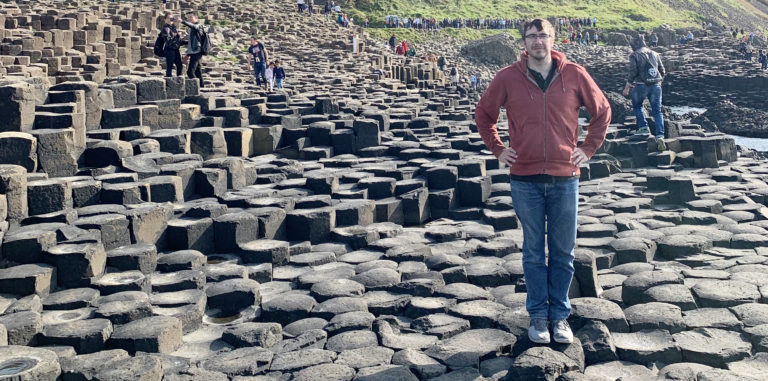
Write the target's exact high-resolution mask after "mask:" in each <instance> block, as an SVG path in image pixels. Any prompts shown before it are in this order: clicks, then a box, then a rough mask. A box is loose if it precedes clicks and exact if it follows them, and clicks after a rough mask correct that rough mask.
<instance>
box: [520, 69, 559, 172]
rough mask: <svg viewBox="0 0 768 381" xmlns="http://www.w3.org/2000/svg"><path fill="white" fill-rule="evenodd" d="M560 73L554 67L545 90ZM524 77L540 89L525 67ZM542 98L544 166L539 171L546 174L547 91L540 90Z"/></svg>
mask: <svg viewBox="0 0 768 381" xmlns="http://www.w3.org/2000/svg"><path fill="white" fill-rule="evenodd" d="M559 75H560V73H559V72H558V71H557V69H555V74H554V76H553V77H552V80H551V81H549V86H547V90H549V88H550V87H551V86H552V83H553V82H555V79H557V77H558V76H559ZM525 77H526V78H528V80H529V81H531V82H533V84H534V85H536V88H537V89H539V90H541V89H540V88H539V84H538V83H536V81H534V80H533V78H531V75H530V73H529V72H528V69H527V68H526V71H525ZM541 97H542V99H544V167H542V168H541V173H543V174H546V173H547V92H546V90H545V91H542V95H541Z"/></svg>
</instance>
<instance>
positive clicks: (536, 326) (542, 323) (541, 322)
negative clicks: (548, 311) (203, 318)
mask: <svg viewBox="0 0 768 381" xmlns="http://www.w3.org/2000/svg"><path fill="white" fill-rule="evenodd" d="M528 338H529V339H531V341H533V342H534V343H536V344H549V324H548V322H547V319H541V318H533V319H531V325H530V326H529V327H528Z"/></svg>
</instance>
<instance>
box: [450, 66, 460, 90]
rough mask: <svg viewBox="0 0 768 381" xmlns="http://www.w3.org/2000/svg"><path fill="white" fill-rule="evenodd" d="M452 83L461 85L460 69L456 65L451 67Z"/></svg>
mask: <svg viewBox="0 0 768 381" xmlns="http://www.w3.org/2000/svg"><path fill="white" fill-rule="evenodd" d="M451 85H452V86H458V85H459V69H457V68H456V66H454V67H452V68H451Z"/></svg>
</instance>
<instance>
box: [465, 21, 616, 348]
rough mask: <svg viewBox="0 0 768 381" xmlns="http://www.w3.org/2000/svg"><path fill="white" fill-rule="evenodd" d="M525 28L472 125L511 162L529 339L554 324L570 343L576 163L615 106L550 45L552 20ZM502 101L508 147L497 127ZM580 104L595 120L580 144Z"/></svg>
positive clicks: (601, 134) (559, 337)
mask: <svg viewBox="0 0 768 381" xmlns="http://www.w3.org/2000/svg"><path fill="white" fill-rule="evenodd" d="M522 30H523V31H524V33H523V41H524V43H525V51H524V52H523V53H522V55H521V58H520V60H519V61H517V62H515V63H514V64H513V65H511V66H507V67H505V68H503V69H501V70H500V71H499V72H498V73H497V74H496V76H495V77H494V79H493V80H492V81H491V84H490V85H489V86H488V88H487V89H486V90H485V93H483V96H482V98H480V101H479V102H478V104H477V107H476V110H475V123H476V125H477V130H478V132H479V133H480V136H481V137H482V139H483V142H484V143H485V145H486V147H487V148H488V149H489V150H490V151H491V152H492V153H493V155H494V156H496V157H497V158H498V160H499V161H500V162H501V163H503V164H506V165H508V166H509V171H510V178H511V181H510V189H511V196H512V203H513V205H514V209H515V213H517V218H518V219H519V220H520V222H521V223H522V226H523V275H524V277H525V285H526V291H527V297H526V303H525V306H526V310H527V311H528V315H529V316H530V325H529V328H528V338H529V339H530V340H531V341H532V342H534V343H539V344H544V343H549V342H550V332H549V324H548V323H551V324H552V331H553V332H552V336H553V338H554V341H556V342H557V343H571V342H573V332H572V331H571V328H570V327H569V325H568V321H567V319H568V316H569V315H570V313H571V304H570V300H569V298H568V290H569V289H570V286H571V281H572V279H573V274H574V266H573V261H574V248H575V245H576V228H577V213H578V204H579V176H580V169H579V167H580V166H581V165H583V164H586V163H587V161H588V160H589V158H590V157H591V156H592V155H594V153H595V151H597V149H598V148H600V145H602V143H603V141H604V140H605V135H606V131H607V129H608V124H609V123H610V121H611V106H610V105H609V103H608V100H607V99H606V98H605V95H603V91H602V90H601V89H600V88H599V87H598V86H597V84H596V83H595V81H594V80H593V79H592V77H591V76H590V75H589V73H588V72H587V70H586V69H584V67H582V66H580V65H578V64H576V63H573V62H569V61H568V60H567V59H566V57H565V54H563V53H561V52H558V51H555V50H553V47H554V42H555V29H554V27H553V26H552V24H550V23H549V22H548V21H547V20H543V19H534V20H532V21H530V22H527V23H526V24H525V25H524V27H523V29H522ZM502 106H503V107H504V109H505V110H506V113H507V121H508V122H507V124H508V128H509V146H506V145H505V144H504V142H502V140H501V138H500V136H499V133H498V130H497V128H496V123H497V122H498V118H499V110H500V108H501V107H502ZM581 106H584V107H586V109H587V112H588V113H589V115H590V116H591V120H590V123H589V126H588V127H587V136H586V137H585V138H584V142H583V143H582V144H581V145H579V144H578V143H579V126H578V124H579V123H578V119H579V109H580V107H581ZM545 242H546V245H547V246H548V250H545ZM547 252H548V256H547Z"/></svg>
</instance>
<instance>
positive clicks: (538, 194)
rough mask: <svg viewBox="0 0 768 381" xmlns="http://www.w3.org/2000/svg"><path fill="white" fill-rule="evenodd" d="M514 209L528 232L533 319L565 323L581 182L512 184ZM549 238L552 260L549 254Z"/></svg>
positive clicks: (526, 253)
mask: <svg viewBox="0 0 768 381" xmlns="http://www.w3.org/2000/svg"><path fill="white" fill-rule="evenodd" d="M510 186H511V190H512V204H513V206H514V208H515V213H516V214H517V218H519V219H520V223H521V224H522V226H523V275H524V276H525V287H526V289H527V292H528V296H527V298H526V301H525V308H526V310H528V315H530V317H531V318H542V319H549V320H560V319H566V318H568V315H570V314H571V302H570V300H569V299H568V290H569V289H570V286H571V280H572V279H573V272H574V271H573V258H574V252H573V249H574V247H575V246H576V212H577V209H578V203H579V179H573V180H568V181H565V182H560V183H532V182H526V181H516V180H511V181H510ZM545 234H546V236H547V240H546V242H547V246H548V247H547V248H548V252H549V260H547V256H546V254H545V248H544V242H545V238H544V236H545Z"/></svg>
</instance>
